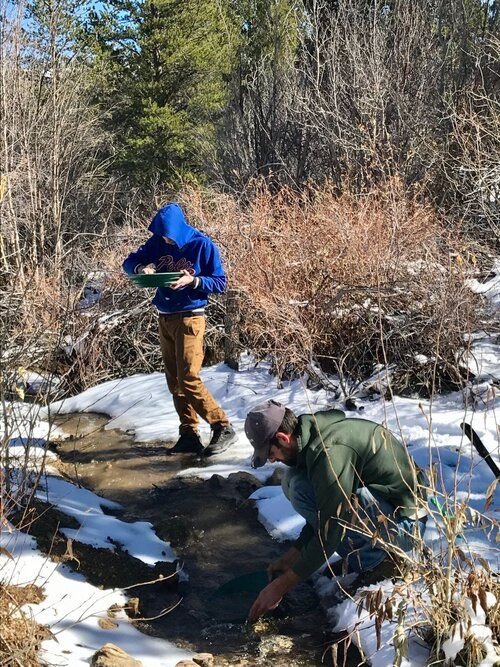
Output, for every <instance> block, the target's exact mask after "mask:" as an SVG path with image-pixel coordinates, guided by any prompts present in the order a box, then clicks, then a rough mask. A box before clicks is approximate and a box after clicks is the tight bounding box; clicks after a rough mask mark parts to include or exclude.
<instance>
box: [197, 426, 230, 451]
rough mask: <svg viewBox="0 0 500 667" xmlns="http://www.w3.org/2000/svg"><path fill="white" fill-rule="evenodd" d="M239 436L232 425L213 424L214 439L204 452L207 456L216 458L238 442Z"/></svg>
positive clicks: (212, 438)
mask: <svg viewBox="0 0 500 667" xmlns="http://www.w3.org/2000/svg"><path fill="white" fill-rule="evenodd" d="M236 440H237V436H236V433H235V432H234V428H233V427H232V426H231V424H213V426H212V437H211V439H210V442H209V443H208V447H207V448H206V449H205V451H204V452H203V453H204V454H205V456H214V454H222V452H225V451H226V449H227V448H228V447H230V446H231V445H232V444H233V442H236Z"/></svg>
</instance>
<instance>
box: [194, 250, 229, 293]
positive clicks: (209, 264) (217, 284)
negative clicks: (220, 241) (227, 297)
mask: <svg viewBox="0 0 500 667" xmlns="http://www.w3.org/2000/svg"><path fill="white" fill-rule="evenodd" d="M196 277H197V278H198V279H199V284H198V285H197V286H196V289H198V290H200V291H201V292H205V293H206V294H221V293H222V292H224V290H225V289H226V284H227V278H226V274H225V272H224V268H223V266H222V262H221V259H220V255H219V251H218V249H217V246H216V245H215V244H214V243H212V242H211V241H210V240H209V242H208V243H207V244H206V245H205V247H204V248H203V254H202V256H201V257H200V274H199V275H198V276H196Z"/></svg>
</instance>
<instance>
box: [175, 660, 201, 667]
mask: <svg viewBox="0 0 500 667" xmlns="http://www.w3.org/2000/svg"><path fill="white" fill-rule="evenodd" d="M175 667H199V666H198V665H197V664H196V663H195V662H193V661H192V660H181V661H180V662H178V663H177V664H176V665H175Z"/></svg>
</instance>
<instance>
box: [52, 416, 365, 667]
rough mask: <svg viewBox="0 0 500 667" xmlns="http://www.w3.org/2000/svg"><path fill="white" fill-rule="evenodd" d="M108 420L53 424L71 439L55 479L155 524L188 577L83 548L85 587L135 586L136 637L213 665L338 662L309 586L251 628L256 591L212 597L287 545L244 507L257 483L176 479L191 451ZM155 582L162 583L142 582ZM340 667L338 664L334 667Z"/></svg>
mask: <svg viewBox="0 0 500 667" xmlns="http://www.w3.org/2000/svg"><path fill="white" fill-rule="evenodd" d="M107 422H108V418H107V417H105V416H103V415H97V414H75V415H60V416H57V417H56V419H55V423H56V424H57V426H58V427H59V428H60V429H61V430H63V431H64V432H65V434H67V435H68V436H69V438H68V439H65V440H60V441H57V442H53V443H51V447H52V448H53V449H54V450H55V451H56V452H57V454H58V457H59V463H58V467H59V469H60V471H61V473H62V474H63V475H64V476H65V477H66V478H67V479H69V480H71V481H73V482H75V483H78V484H81V485H82V486H84V487H85V488H88V489H90V490H92V491H94V492H95V493H97V494H99V495H101V496H104V497H105V498H108V499H110V500H114V501H117V502H119V503H120V504H121V505H122V507H123V509H122V510H121V511H120V512H118V513H116V512H113V513H114V514H116V515H117V516H119V517H120V518H121V519H122V520H124V521H137V520H141V521H149V522H151V524H152V525H153V526H154V529H155V531H156V534H157V535H158V536H159V537H160V538H161V539H162V540H165V541H168V542H170V543H171V545H172V548H173V549H174V551H175V553H176V554H177V557H178V558H179V561H180V564H181V565H182V569H183V572H185V573H187V575H188V576H187V577H186V576H181V577H178V576H176V575H174V576H169V575H170V574H172V573H173V572H174V571H175V564H171V563H161V564H158V566H157V568H155V569H153V568H148V567H147V566H144V564H143V563H142V562H140V561H138V560H137V559H135V558H132V557H131V556H129V555H128V554H124V553H123V552H122V553H117V554H116V556H115V558H117V559H119V563H118V564H116V563H115V564H113V563H111V562H110V558H112V556H110V555H109V554H113V552H109V554H103V553H102V552H103V551H105V550H101V549H93V548H92V547H87V548H86V549H84V548H83V547H82V548H81V549H80V551H79V556H78V558H79V564H80V565H79V566H80V571H81V572H83V574H85V575H86V576H87V577H88V579H89V581H92V583H98V584H100V585H103V586H110V585H113V586H118V585H119V586H121V587H125V586H130V585H131V582H132V585H133V588H131V590H130V591H128V595H129V596H130V597H134V598H136V600H137V601H136V603H135V604H136V605H137V607H138V615H139V618H142V619H150V620H140V621H136V623H137V625H138V626H139V627H140V628H141V630H143V631H144V632H147V633H148V634H151V635H154V636H156V637H161V638H164V639H167V640H169V641H171V642H173V643H175V644H177V645H178V646H181V647H183V648H186V649H187V650H191V651H193V652H209V653H212V654H213V655H214V658H215V665H217V666H221V667H223V666H225V665H240V666H242V667H243V666H244V665H245V666H247V665H248V666H251V665H276V666H283V667H285V666H286V667H309V666H313V665H332V664H334V663H332V657H331V655H332V652H331V650H330V648H329V647H330V645H331V643H332V641H334V640H335V639H336V638H335V637H333V636H332V635H331V633H329V632H328V624H327V620H326V618H325V615H324V613H323V611H322V609H321V606H320V604H319V601H318V599H317V596H316V594H315V592H314V590H313V588H312V587H311V586H310V585H308V584H307V583H303V584H301V585H299V586H298V587H296V589H294V590H293V591H292V592H291V593H290V594H289V595H288V596H286V598H285V600H284V601H283V603H282V604H281V605H280V606H279V607H278V609H277V610H276V611H275V612H271V613H270V614H268V615H266V616H265V617H264V618H263V619H261V620H260V621H259V622H257V623H255V624H254V625H252V626H251V625H248V624H247V623H245V622H244V619H245V617H246V614H247V611H248V609H249V607H250V606H251V603H252V601H253V599H254V598H255V593H246V592H245V591H243V592H242V593H241V594H239V595H236V596H230V597H229V598H227V597H223V598H222V599H221V598H219V597H218V595H217V593H216V591H217V589H218V588H219V586H221V585H222V584H224V583H226V582H228V581H229V580H231V579H232V578H234V577H237V576H240V575H243V574H247V573H252V572H255V571H259V570H265V568H266V566H267V564H268V563H269V562H270V561H271V560H273V559H275V558H277V557H278V556H280V555H282V554H283V552H284V550H285V549H286V548H287V545H286V544H280V543H277V542H276V541H274V540H273V539H272V538H271V537H270V536H269V534H268V533H267V531H266V530H265V528H264V527H263V526H262V525H261V523H260V522H259V521H258V520H257V512H256V509H255V507H254V504H253V502H252V501H249V500H248V497H249V495H250V494H251V493H252V492H253V491H254V490H255V489H257V488H258V487H260V486H261V483H260V482H259V481H258V480H257V479H256V478H255V477H253V476H252V475H250V474H248V473H245V472H241V473H235V474H232V475H229V477H227V478H224V477H221V476H220V475H213V476H212V477H211V478H209V479H208V480H201V479H198V478H190V477H189V478H188V477H183V478H178V477H176V475H177V473H178V472H180V471H182V470H183V469H185V468H188V467H192V466H195V465H196V466H200V465H203V463H202V462H200V461H199V460H197V459H196V458H195V457H194V455H192V454H176V455H168V453H167V450H166V448H165V446H163V444H161V445H160V443H158V442H156V443H155V442H140V443H138V442H134V440H133V436H132V435H130V434H128V433H124V432H122V431H118V430H112V429H106V428H105V426H106V424H107ZM166 444H167V445H170V444H173V443H166ZM146 575H147V576H146ZM158 576H163V577H165V578H164V579H163V580H160V581H157V582H156V583H153V584H147V583H145V582H147V581H148V580H149V581H151V580H154V579H155V578H157V577H158ZM110 579H111V581H110ZM137 583H141V584H143V585H139V586H135V585H134V584H137ZM165 609H171V610H170V611H169V612H168V613H165ZM341 653H342V652H341V651H339V656H340V654H341ZM356 654H357V652H356V653H353V651H352V649H350V650H349V651H348V654H347V656H346V658H347V662H346V663H345V664H346V665H348V666H349V665H352V666H353V665H358V664H360V659H359V656H358V655H356ZM343 662H344V661H343V657H342V660H341V661H339V658H337V660H336V661H335V664H339V665H342V664H343Z"/></svg>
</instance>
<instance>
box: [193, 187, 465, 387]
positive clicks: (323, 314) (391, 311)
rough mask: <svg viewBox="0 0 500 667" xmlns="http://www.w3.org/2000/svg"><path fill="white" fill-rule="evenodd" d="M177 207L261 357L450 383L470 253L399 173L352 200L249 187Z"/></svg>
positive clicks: (324, 191)
mask: <svg viewBox="0 0 500 667" xmlns="http://www.w3.org/2000/svg"><path fill="white" fill-rule="evenodd" d="M182 203H183V204H184V206H185V208H186V210H187V211H188V214H189V215H190V219H191V220H192V221H194V222H195V223H196V224H197V226H199V227H200V228H201V229H203V230H205V231H207V232H208V233H210V234H211V235H212V236H213V237H214V238H216V239H217V241H218V242H219V244H220V245H221V247H222V248H223V250H224V254H225V258H226V263H227V266H228V272H229V276H230V283H231V285H232V286H234V287H236V288H238V290H240V292H241V309H240V310H241V318H240V326H241V330H240V332H239V336H240V342H241V346H242V347H246V348H249V349H251V350H252V351H253V352H254V354H255V355H256V356H257V358H262V357H264V356H266V355H271V356H272V358H273V359H274V363H275V366H276V370H277V371H278V373H283V371H284V370H285V369H286V368H290V367H292V368H294V369H295V370H298V371H302V370H304V369H306V368H310V366H311V363H312V362H313V361H315V360H319V362H320V364H321V365H322V366H323V368H326V369H327V370H332V371H334V372H337V373H339V374H340V375H350V376H351V377H352V378H354V379H359V378H365V377H366V376H367V375H369V374H370V373H371V372H372V371H373V368H374V365H375V364H383V365H393V364H394V365H395V366H396V368H397V375H396V376H395V388H397V389H398V390H399V391H401V390H404V389H405V388H409V389H412V390H414V389H420V390H421V391H422V393H427V394H429V393H432V391H433V390H434V389H436V388H442V387H448V386H454V385H456V384H459V383H460V381H461V371H460V369H459V368H458V365H457V359H456V354H457V352H458V351H459V350H460V349H461V348H463V334H464V333H466V332H469V331H470V329H471V327H473V326H474V321H475V317H476V313H477V310H478V307H477V301H476V299H475V297H474V295H472V293H471V292H470V290H468V289H466V288H465V286H464V277H465V276H466V275H467V272H468V271H470V270H471V269H472V270H473V268H474V265H473V262H474V261H475V255H474V253H473V252H472V249H471V248H470V247H469V246H468V245H467V244H466V243H465V242H464V241H462V240H461V238H460V235H459V234H458V233H457V230H455V229H443V225H442V222H441V223H440V222H439V221H438V219H437V218H436V216H435V215H434V213H433V212H432V210H431V209H430V208H429V207H427V206H425V205H423V204H421V203H419V201H418V200H417V198H415V197H412V196H410V195H409V194H408V193H406V192H405V191H404V189H403V188H402V186H401V184H400V182H399V181H397V180H395V181H393V182H392V183H391V184H390V185H389V186H386V187H385V188H383V189H381V190H379V191H377V192H373V193H368V194H366V195H365V196H363V197H359V196H358V197H354V196H351V195H349V194H344V195H342V196H341V197H338V196H336V195H335V193H334V191H333V190H332V189H330V188H329V187H328V186H325V187H323V188H310V189H309V190H307V191H305V192H303V193H302V194H300V195H298V194H296V193H294V192H291V191H289V190H286V189H284V190H281V191H280V192H279V193H277V194H271V193H270V192H269V191H268V190H267V189H266V187H265V186H264V185H263V184H257V185H256V186H255V187H254V188H253V190H250V191H249V192H248V193H247V197H246V201H245V204H244V205H240V204H239V203H238V201H237V200H236V199H235V198H234V197H231V196H224V195H215V194H214V193H203V192H202V191H200V190H197V191H193V190H191V191H187V192H186V193H185V194H184V196H183V198H182ZM416 355H421V356H419V357H417V356H416ZM424 356H425V359H424Z"/></svg>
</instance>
